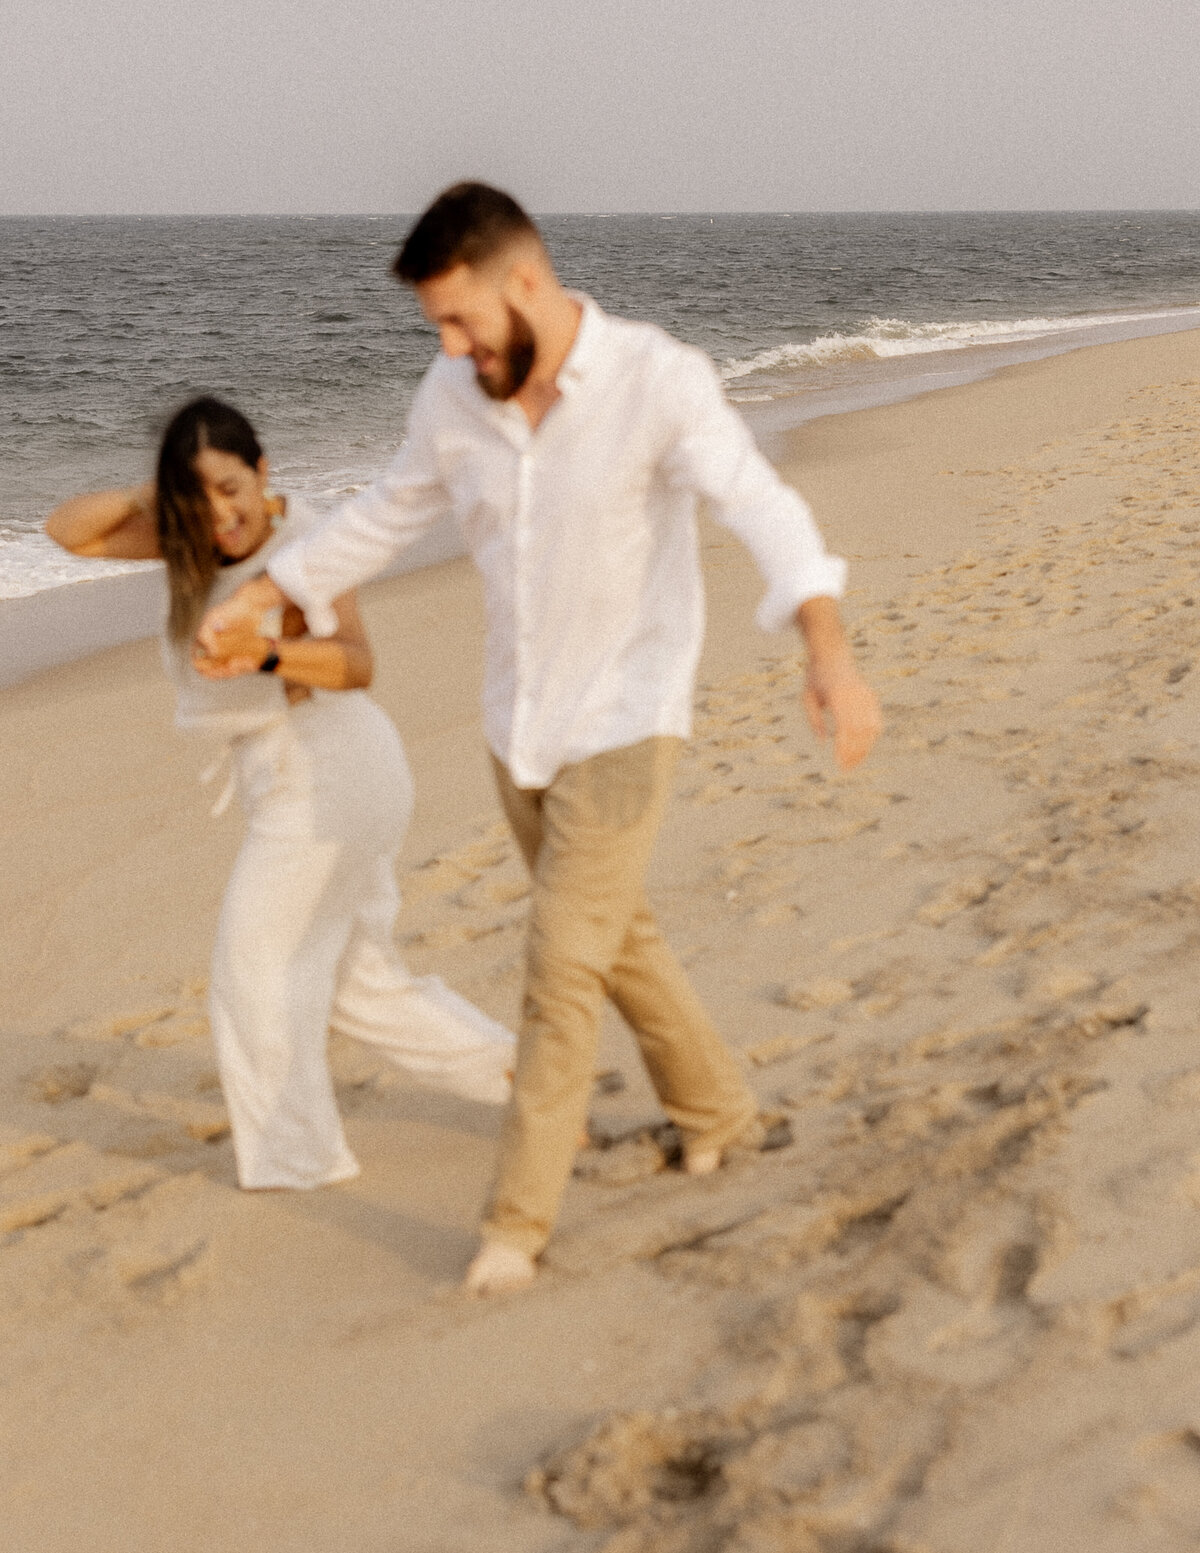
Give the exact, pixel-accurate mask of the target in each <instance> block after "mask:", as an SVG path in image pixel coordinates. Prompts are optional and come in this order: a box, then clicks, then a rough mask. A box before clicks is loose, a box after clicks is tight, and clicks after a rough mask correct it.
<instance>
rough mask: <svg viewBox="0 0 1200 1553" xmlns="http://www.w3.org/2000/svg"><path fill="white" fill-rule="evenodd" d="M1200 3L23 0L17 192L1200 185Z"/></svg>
mask: <svg viewBox="0 0 1200 1553" xmlns="http://www.w3.org/2000/svg"><path fill="white" fill-rule="evenodd" d="M1198 99H1200V5H1198V4H1197V0H557V3H554V0H201V3H195V0H186V3H185V0H0V214H41V213H81V214H82V213H131V214H132V213H146V212H164V213H166V212H182V213H190V212H195V213H204V212H262V213H267V212H359V211H381V212H383V211H386V212H392V211H412V210H416V209H419V208H421V207H422V206H423V205H424V204H425V203H426V202H427V201H428V199H429V198H430V197H431V196H432V195H433V194H435V193H436V192H437V190H438V189H439V188H440V187H442V186H443V185H444V184H445V183H447V182H449V181H451V180H453V179H455V178H460V177H466V176H472V177H482V178H486V179H488V180H489V181H492V182H496V183H499V184H502V185H504V186H506V187H508V188H510V189H511V190H512V191H513V192H514V193H515V194H517V195H518V197H519V198H521V199H522V200H523V201H524V202H525V203H526V204H527V205H528V206H529V207H530V208H531V209H533V210H535V211H568V210H576V211H578V210H583V211H606V210H662V211H684V210H691V211H716V210H884V209H893V210H896V209H901V210H902V209H921V210H937V209H1013V208H1034V209H1041V208H1059V209H1072V208H1075V209H1078V208H1104V207H1109V208H1112V207H1118V208H1119V207H1143V208H1148V207H1156V206H1157V207H1196V206H1197V205H1200V109H1198V106H1197V103H1198Z"/></svg>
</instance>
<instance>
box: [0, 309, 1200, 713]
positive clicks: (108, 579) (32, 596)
mask: <svg viewBox="0 0 1200 1553" xmlns="http://www.w3.org/2000/svg"><path fill="white" fill-rule="evenodd" d="M1193 312H1194V310H1193ZM1121 316H1122V318H1123V321H1122V322H1121V323H1120V324H1106V323H1105V322H1104V321H1103V319H1098V320H1097V321H1089V322H1088V323H1087V324H1083V325H1080V328H1079V332H1078V334H1076V333H1070V332H1064V333H1061V334H1053V335H1047V336H1042V337H1039V338H1034V339H1030V340H1025V341H1019V342H1015V343H1004V344H994V345H988V344H981V345H975V346H969V347H966V348H962V349H953V350H952V349H945V350H941V351H930V352H925V353H917V354H913V355H909V356H902V357H895V358H890V359H887V360H880V361H879V362H877V363H872V366H871V369H870V373H871V375H870V377H869V378H866V379H862V380H859V381H857V382H851V383H842V384H840V385H837V386H830V387H826V388H813V389H804V390H800V391H798V392H796V393H794V394H791V395H785V396H781V397H779V398H777V399H775V400H773V401H772V402H771V403H770V404H758V403H754V402H749V403H737V404H736V408H737V409H738V410H739V411H740V413H741V414H742V415H743V417H744V418H745V420H746V422H747V424H748V425H749V426H750V428H751V430H752V431H753V432H754V435H755V437H756V439H757V440H758V441H759V443H760V445H761V446H762V448H763V450H764V452H765V453H766V454H767V456H768V457H769V458H771V459H772V461H773V462H776V463H779V462H781V461H786V460H787V458H788V448H789V446H790V445H791V444H792V442H793V440H794V438H795V435H796V434H797V433H798V432H800V431H801V430H802V428H803V427H805V426H807V425H809V424H810V423H811V422H813V421H817V420H824V419H827V418H835V417H840V416H844V415H854V414H857V413H859V412H860V411H864V410H872V409H880V408H883V407H885V406H887V405H893V404H904V403H907V402H909V401H911V400H913V399H918V398H923V397H924V396H926V395H928V394H936V393H941V392H943V391H945V390H947V389H953V388H960V387H965V386H967V385H969V384H971V383H978V382H984V381H986V380H987V379H989V378H991V377H993V376H995V375H996V374H998V373H1003V372H1005V371H1008V370H1011V369H1013V368H1015V367H1019V366H1023V365H1028V364H1031V363H1034V362H1038V361H1044V360H1050V359H1053V358H1055V357H1058V356H1064V355H1071V354H1074V353H1075V352H1076V351H1081V350H1091V349H1094V348H1096V347H1098V346H1103V345H1108V344H1117V343H1125V342H1132V341H1134V340H1150V339H1157V338H1160V337H1162V336H1164V335H1171V334H1177V333H1190V332H1200V324H1198V323H1197V322H1196V320H1195V318H1194V317H1189V316H1186V315H1185V314H1184V313H1183V312H1182V311H1181V310H1171V311H1169V312H1164V313H1162V314H1153V315H1146V316H1145V317H1144V318H1143V319H1141V320H1136V321H1128V320H1124V315H1121ZM1150 325H1153V327H1150ZM819 516H820V514H819V513H818V518H819ZM463 553H464V552H463V549H462V545H461V541H460V540H459V538H458V536H457V535H456V533H455V532H454V531H453V529H452V528H451V527H450V526H449V525H448V524H447V525H444V526H443V527H441V528H439V529H438V530H436V531H434V532H433V533H431V534H429V535H427V536H426V538H424V539H423V540H421V541H420V542H419V543H418V544H416V545H415V546H413V547H412V549H411V550H409V551H408V552H406V553H405V555H403V556H402V557H401V558H400V560H399V561H398V562H397V563H396V565H395V567H394V568H392V570H391V571H389V573H388V574H387V575H389V576H398V575H402V574H404V573H407V572H411V571H417V570H421V569H423V568H425V567H428V566H435V565H438V564H439V563H441V562H443V561H446V560H450V559H453V558H454V557H457V556H461V555H462V554H463ZM93 564H94V563H93ZM164 599H165V593H164V587H163V580H162V577H161V574H160V573H159V571H158V570H157V569H154V570H140V569H139V570H138V571H128V572H126V571H122V572H114V573H113V575H111V576H100V577H96V576H93V577H88V578H83V579H80V580H79V581H77V582H64V583H60V584H58V585H56V586H52V587H48V588H42V589H39V590H37V591H36V592H33V593H28V594H20V595H17V596H16V597H13V598H0V689H3V688H4V687H6V686H10V685H16V684H20V683H21V682H22V681H24V680H26V679H28V678H30V677H32V676H35V675H37V674H39V673H42V672H44V671H46V670H48V669H52V668H55V667H58V666H60V665H62V664H65V663H70V662H74V661H75V660H77V659H79V658H84V657H87V656H89V655H91V654H93V653H95V652H98V651H102V650H104V649H105V648H108V647H115V646H119V645H121V644H123V643H126V642H133V641H139V640H142V639H144V638H146V637H149V636H153V635H156V634H157V632H158V630H159V623H160V621H161V619H162V616H163V612H164V610H165V603H164Z"/></svg>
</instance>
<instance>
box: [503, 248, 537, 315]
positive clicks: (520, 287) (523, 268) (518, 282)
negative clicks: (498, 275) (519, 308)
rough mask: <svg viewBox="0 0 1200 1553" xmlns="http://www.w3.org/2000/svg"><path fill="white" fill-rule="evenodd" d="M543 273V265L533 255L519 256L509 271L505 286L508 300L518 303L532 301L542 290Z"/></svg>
mask: <svg viewBox="0 0 1200 1553" xmlns="http://www.w3.org/2000/svg"><path fill="white" fill-rule="evenodd" d="M542 273H543V272H542V266H541V265H540V264H538V263H537V262H536V260H534V259H533V258H532V257H530V258H526V257H525V256H524V255H522V256H521V257H520V258H518V259H517V260H516V262H515V263H514V264H513V267H512V269H511V270H509V272H508V282H507V284H506V286H505V291H506V292H507V294H508V300H509V301H510V302H513V303H514V304H517V305H520V304H522V303H526V304H527V303H529V302H532V301H533V299H534V298H535V297H536V296H537V294H538V292H539V291H540V290H541V286H542Z"/></svg>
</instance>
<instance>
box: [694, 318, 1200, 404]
mask: <svg viewBox="0 0 1200 1553" xmlns="http://www.w3.org/2000/svg"><path fill="white" fill-rule="evenodd" d="M1190 315H1195V316H1196V317H1197V318H1200V307H1175V308H1168V309H1163V310H1160V311H1157V312H1138V313H1093V314H1087V315H1084V316H1081V317H1075V318H1017V319H1010V320H997V319H964V320H960V321H958V322H956V323H925V324H922V323H911V322H909V321H908V320H907V319H904V318H870V319H868V320H867V321H866V322H865V323H864V324H863V326H862V329H861V331H860V332H859V333H857V334H824V335H819V336H818V337H817V338H816V339H813V340H808V341H804V342H796V343H787V344H783V345H773V346H770V347H768V348H767V349H766V350H761V351H757V352H756V353H755V354H754V355H753V356H749V357H747V358H745V359H744V360H739V359H737V358H730V359H728V360H726V361H724V362H723V363H721V367H720V372H721V378H722V380H723V381H724V382H725V383H736V382H738V381H739V380H740V379H742V378H746V377H750V376H752V375H754V374H756V373H760V372H776V373H777V372H779V371H781V370H782V371H789V370H790V371H799V372H804V371H809V370H812V369H814V368H819V367H829V366H836V365H842V364H844V363H851V362H855V361H871V360H876V361H882V360H887V359H890V358H893V357H897V356H918V355H926V354H929V353H931V352H934V351H952V350H968V349H970V348H971V347H972V346H981V345H1016V344H1019V343H1021V342H1022V341H1025V340H1037V339H1044V338H1046V337H1047V336H1051V335H1061V334H1070V333H1075V332H1078V331H1081V330H1085V329H1095V328H1096V327H1097V326H1098V325H1122V324H1140V323H1147V322H1150V321H1152V320H1154V319H1166V318H1187V317H1188V316H1190ZM739 397H742V396H739ZM755 397H756V398H757V397H759V396H757V395H756V396H755Z"/></svg>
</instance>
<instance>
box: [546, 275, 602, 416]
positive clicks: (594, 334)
mask: <svg viewBox="0 0 1200 1553" xmlns="http://www.w3.org/2000/svg"><path fill="white" fill-rule="evenodd" d="M567 295H568V296H569V297H570V298H571V300H572V301H573V302H578V303H579V305H580V307H581V308H582V309H583V315H582V317H581V318H580V320H579V328H578V329H577V330H576V331H575V338H574V340H573V341H572V343H571V349H570V350H569V351H568V352H567V359H566V360H565V361H564V362H563V364H562V366H561V367H559V369H558V380H557V381H558V387H559V390H560V392H562V393H570V391H571V389H572V388H574V386H575V384H576V383H579V382H581V381H582V380H583V379H584V378H585V377H586V376H587V374H588V372H589V370H590V369H591V368H592V367H593V366H594V365H595V362H596V358H597V355H598V354H599V351H600V339H601V336H602V334H603V333H604V314H603V313H602V312H601V310H600V309H599V308H598V307H597V306H596V304H595V302H593V301H592V299H591V297H589V296H588V295H587V294H586V293H585V292H582V291H570V292H568V293H567Z"/></svg>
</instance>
